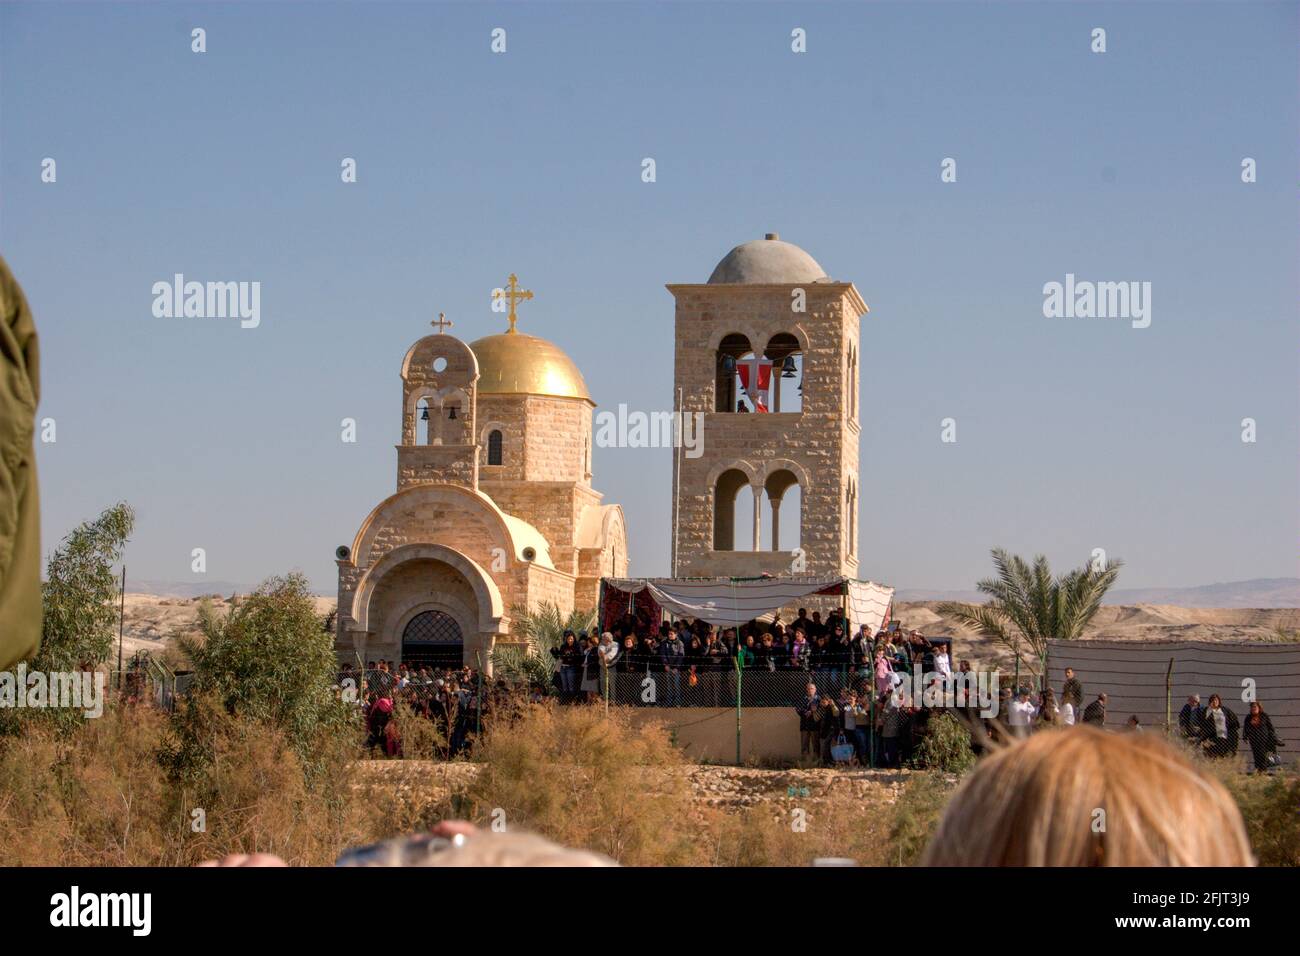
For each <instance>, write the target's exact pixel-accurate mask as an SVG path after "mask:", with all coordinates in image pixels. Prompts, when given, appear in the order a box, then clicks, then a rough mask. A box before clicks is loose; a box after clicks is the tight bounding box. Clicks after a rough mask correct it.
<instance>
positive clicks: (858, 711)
mask: <svg viewBox="0 0 1300 956" xmlns="http://www.w3.org/2000/svg"><path fill="white" fill-rule="evenodd" d="M842 710H843V713H844V735H845V737H847V738H848V740H849V742H850V743H851V744H853V752H854V753H855V754H857V758H858V763H860V764H865V763H866V762H867V728H868V726H869V725H870V722H871V714H870V713H868V712H867V709H866V708H865V707H863V706H862V701H861V700H859V699H858V692H857V691H854V690H851V691H849V692H848V694H847V695H846V697H845V700H844V706H843V708H842Z"/></svg>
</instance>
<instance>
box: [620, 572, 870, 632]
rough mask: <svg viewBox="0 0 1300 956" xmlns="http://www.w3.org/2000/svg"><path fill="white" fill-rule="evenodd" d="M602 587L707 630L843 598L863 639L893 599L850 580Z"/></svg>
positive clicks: (666, 581) (634, 581) (641, 582)
mask: <svg viewBox="0 0 1300 956" xmlns="http://www.w3.org/2000/svg"><path fill="white" fill-rule="evenodd" d="M603 581H604V583H605V585H606V586H607V587H608V588H612V589H614V590H616V591H622V592H623V593H625V594H638V593H640V592H641V591H649V593H650V596H651V597H652V598H653V599H654V601H655V603H657V604H658V605H659V606H660V607H662V608H664V609H665V610H667V611H669V612H670V613H672V614H674V615H676V616H678V617H691V618H696V619H697V620H702V621H708V622H709V623H710V624H719V625H736V624H744V623H745V622H746V621H751V620H753V619H754V618H756V617H758V616H760V615H762V614H767V613H770V612H774V611H776V610H778V609H780V608H782V607H784V606H786V605H787V604H791V603H793V602H795V601H798V600H800V599H802V598H805V597H807V596H808V595H810V594H847V595H848V608H849V622H850V623H851V624H852V625H853V627H854V628H855V629H856V628H857V626H858V625H861V624H865V625H867V630H868V633H870V634H875V633H876V631H878V630H880V627H881V624H882V623H883V622H884V620H885V615H886V614H887V613H888V612H889V605H890V603H891V602H892V601H893V598H894V589H893V588H891V587H886V586H885V585H883V584H876V583H875V582H872V581H855V580H853V579H852V578H844V577H839V576H830V577H812V576H807V577H785V578H753V579H737V578H604V579H603Z"/></svg>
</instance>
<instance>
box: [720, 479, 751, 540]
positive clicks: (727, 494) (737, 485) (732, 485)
mask: <svg viewBox="0 0 1300 956" xmlns="http://www.w3.org/2000/svg"><path fill="white" fill-rule="evenodd" d="M748 488H749V476H748V475H746V474H745V473H744V472H743V471H741V470H740V469H739V468H731V469H728V470H727V471H724V472H723V473H722V474H721V475H719V476H718V483H717V484H716V485H715V486H714V489H713V550H714V551H735V550H736V525H737V524H738V523H740V524H743V523H744V521H745V516H746V514H747V513H748V514H752V513H753V502H754V499H753V497H752V495H741V494H740V492H741V491H742V490H744V489H748ZM742 504H745V505H748V506H749V511H748V512H746V511H744V510H742V507H741V506H742ZM737 516H739V520H737Z"/></svg>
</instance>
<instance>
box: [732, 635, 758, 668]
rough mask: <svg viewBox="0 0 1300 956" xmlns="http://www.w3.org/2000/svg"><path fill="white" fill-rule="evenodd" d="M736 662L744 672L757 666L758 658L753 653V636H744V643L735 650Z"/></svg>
mask: <svg viewBox="0 0 1300 956" xmlns="http://www.w3.org/2000/svg"><path fill="white" fill-rule="evenodd" d="M736 661H737V663H738V664H739V665H740V666H741V667H742V668H744V669H746V670H748V669H750V668H752V667H755V666H757V664H758V656H757V655H756V654H755V653H754V635H753V634H746V635H745V643H744V644H741V645H740V646H739V647H737V648H736Z"/></svg>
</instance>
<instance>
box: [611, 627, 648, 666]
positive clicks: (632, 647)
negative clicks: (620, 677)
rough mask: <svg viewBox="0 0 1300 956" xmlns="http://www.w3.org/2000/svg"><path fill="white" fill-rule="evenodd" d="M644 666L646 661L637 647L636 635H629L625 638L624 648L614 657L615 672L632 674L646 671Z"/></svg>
mask: <svg viewBox="0 0 1300 956" xmlns="http://www.w3.org/2000/svg"><path fill="white" fill-rule="evenodd" d="M643 665H644V660H643V658H642V655H641V651H640V649H639V648H638V647H637V639H636V635H634V634H629V635H628V636H627V637H625V638H623V646H622V647H621V648H620V649H619V652H618V654H617V655H616V656H615V657H614V662H613V664H612V667H613V670H614V672H615V673H618V674H630V673H632V672H633V671H644V669H645V668H644V666H643Z"/></svg>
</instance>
